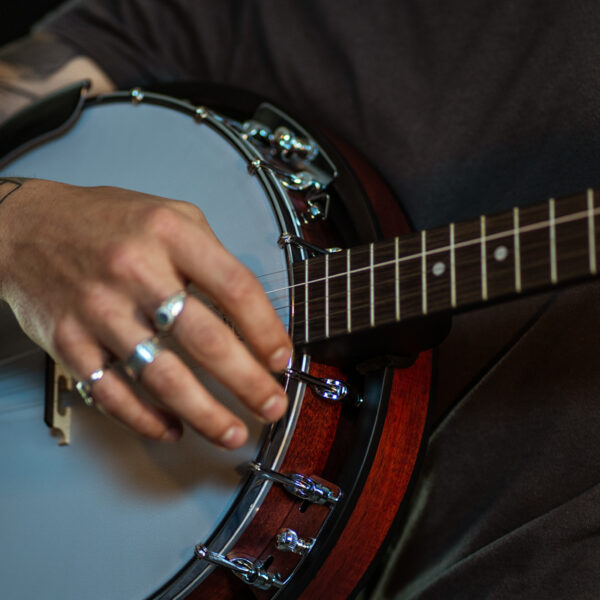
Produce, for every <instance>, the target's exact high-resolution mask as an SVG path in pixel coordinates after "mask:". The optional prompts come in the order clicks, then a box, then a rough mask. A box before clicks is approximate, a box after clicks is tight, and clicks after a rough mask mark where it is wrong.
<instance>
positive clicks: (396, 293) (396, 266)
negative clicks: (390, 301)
mask: <svg viewBox="0 0 600 600" xmlns="http://www.w3.org/2000/svg"><path fill="white" fill-rule="evenodd" d="M398 248H399V247H398V238H395V239H394V301H395V302H394V308H395V310H396V312H395V316H396V321H399V320H400V255H399V249H398Z"/></svg>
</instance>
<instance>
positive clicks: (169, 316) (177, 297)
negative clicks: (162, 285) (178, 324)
mask: <svg viewBox="0 0 600 600" xmlns="http://www.w3.org/2000/svg"><path fill="white" fill-rule="evenodd" d="M186 298H187V293H186V292H185V291H182V292H177V293H176V294H173V295H172V296H169V297H168V298H167V299H166V300H164V301H163V302H161V304H160V306H159V307H158V308H157V309H156V310H155V311H154V326H155V327H156V329H157V330H158V331H162V332H166V331H169V330H170V329H171V328H172V327H173V325H175V320H176V319H177V317H178V316H179V315H180V314H181V311H182V310H183V307H184V304H185V299H186Z"/></svg>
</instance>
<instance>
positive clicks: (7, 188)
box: [0, 177, 32, 299]
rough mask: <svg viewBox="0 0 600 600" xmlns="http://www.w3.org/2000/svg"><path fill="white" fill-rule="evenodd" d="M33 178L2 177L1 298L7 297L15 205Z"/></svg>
mask: <svg viewBox="0 0 600 600" xmlns="http://www.w3.org/2000/svg"><path fill="white" fill-rule="evenodd" d="M28 182H32V180H30V179H27V178H24V177H0V299H6V296H5V287H6V280H7V278H8V277H9V273H10V268H9V267H10V265H11V263H12V259H11V256H12V254H13V252H12V242H11V233H13V232H14V224H15V216H14V213H13V210H14V208H13V205H14V204H16V201H17V200H18V197H19V196H20V195H21V193H22V191H23V188H25V187H28V185H29V184H28Z"/></svg>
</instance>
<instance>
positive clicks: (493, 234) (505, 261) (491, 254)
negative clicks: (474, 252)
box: [485, 212, 515, 300]
mask: <svg viewBox="0 0 600 600" xmlns="http://www.w3.org/2000/svg"><path fill="white" fill-rule="evenodd" d="M513 222H514V217H513V214H512V212H504V213H500V214H497V215H492V216H488V217H487V219H486V228H485V229H486V274H487V291H488V299H489V300H491V299H493V298H502V297H503V296H506V295H508V294H512V293H514V291H515V257H514V243H513Z"/></svg>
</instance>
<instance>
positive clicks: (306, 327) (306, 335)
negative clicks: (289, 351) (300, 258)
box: [304, 260, 310, 342]
mask: <svg viewBox="0 0 600 600" xmlns="http://www.w3.org/2000/svg"><path fill="white" fill-rule="evenodd" d="M308 271H309V262H308V260H305V261H304V341H305V342H308V340H309V339H310V337H309V333H310V331H309V320H310V315H309V312H308V307H309V303H308V298H309V296H308V293H309V291H308V282H309V281H310V276H309V273H308Z"/></svg>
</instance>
